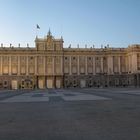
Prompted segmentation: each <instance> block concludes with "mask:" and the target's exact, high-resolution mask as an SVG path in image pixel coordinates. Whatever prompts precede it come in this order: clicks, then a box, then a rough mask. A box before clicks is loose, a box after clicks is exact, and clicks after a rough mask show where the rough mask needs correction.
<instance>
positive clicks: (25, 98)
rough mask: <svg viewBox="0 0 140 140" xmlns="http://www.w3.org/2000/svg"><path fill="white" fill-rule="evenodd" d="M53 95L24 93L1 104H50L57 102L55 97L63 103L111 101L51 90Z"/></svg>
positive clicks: (87, 95)
mask: <svg viewBox="0 0 140 140" xmlns="http://www.w3.org/2000/svg"><path fill="white" fill-rule="evenodd" d="M53 91H54V92H53ZM51 93H53V94H51ZM51 93H50V92H48V91H44V92H43V91H40V92H36V91H32V92H30V93H24V94H22V95H18V96H14V97H11V98H7V99H5V100H2V101H1V102H2V103H7V102H48V101H49V100H50V99H51V101H53V99H54V100H55V97H56V98H57V97H58V98H61V100H62V101H88V100H90V101H91V100H109V98H105V97H101V96H97V95H90V94H86V93H81V92H73V91H69V90H60V91H59V90H51ZM52 97H54V98H52Z"/></svg>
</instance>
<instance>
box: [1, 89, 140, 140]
mask: <svg viewBox="0 0 140 140" xmlns="http://www.w3.org/2000/svg"><path fill="white" fill-rule="evenodd" d="M139 139H140V89H139V88H136V89H135V88H109V89H100V88H99V89H96V88H95V89H93V88H90V89H88V88H85V89H46V90H17V91H16V90H15V91H14V90H13V91H9V90H8V91H6V90H4V91H0V140H139Z"/></svg>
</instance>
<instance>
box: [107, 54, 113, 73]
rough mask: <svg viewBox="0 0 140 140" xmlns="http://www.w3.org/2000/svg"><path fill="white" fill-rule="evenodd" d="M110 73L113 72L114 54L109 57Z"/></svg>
mask: <svg viewBox="0 0 140 140" xmlns="http://www.w3.org/2000/svg"><path fill="white" fill-rule="evenodd" d="M108 74H113V56H109V57H108Z"/></svg>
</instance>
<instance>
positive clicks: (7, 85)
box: [0, 31, 140, 89]
mask: <svg viewBox="0 0 140 140" xmlns="http://www.w3.org/2000/svg"><path fill="white" fill-rule="evenodd" d="M70 87H81V88H84V87H140V45H131V46H128V47H127V48H110V47H108V46H107V47H104V48H103V47H102V48H93V47H91V48H79V47H77V48H71V47H69V48H64V47H63V38H60V39H55V38H54V37H53V36H52V35H51V32H50V31H49V32H48V35H47V36H45V37H44V38H38V37H36V39H35V47H34V48H30V47H29V46H28V45H27V47H26V48H24V47H20V45H19V47H12V45H10V47H9V48H8V47H4V46H3V44H1V47H0V89H34V88H39V89H45V88H70Z"/></svg>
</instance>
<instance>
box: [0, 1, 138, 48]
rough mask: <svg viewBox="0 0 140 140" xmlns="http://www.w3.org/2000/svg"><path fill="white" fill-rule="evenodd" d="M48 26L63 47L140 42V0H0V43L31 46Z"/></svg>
mask: <svg viewBox="0 0 140 140" xmlns="http://www.w3.org/2000/svg"><path fill="white" fill-rule="evenodd" d="M36 24H38V25H39V26H40V30H39V32H38V36H39V37H44V36H45V35H46V34H47V32H48V30H49V28H50V29H51V32H52V34H53V36H54V37H56V38H59V37H61V36H63V38H64V47H68V46H69V44H72V47H76V45H77V44H80V47H84V45H85V44H87V45H88V47H90V46H92V45H93V44H95V46H96V47H100V46H101V44H103V45H106V44H110V46H112V47H127V46H128V45H129V44H136V43H140V0H0V43H3V44H5V45H8V46H9V44H10V43H12V44H13V45H14V46H17V44H18V43H21V45H22V46H26V43H29V44H30V46H32V47H34V45H35V44H34V39H35V36H36Z"/></svg>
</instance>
